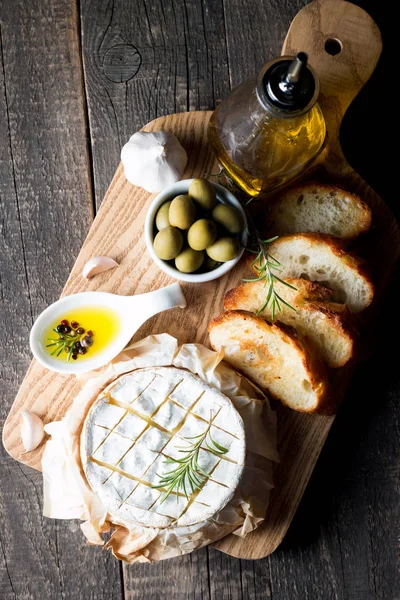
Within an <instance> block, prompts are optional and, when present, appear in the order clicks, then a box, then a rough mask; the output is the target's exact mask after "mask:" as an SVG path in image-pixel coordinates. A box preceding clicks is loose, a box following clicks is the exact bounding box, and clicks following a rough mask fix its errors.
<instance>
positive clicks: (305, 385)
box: [209, 310, 334, 414]
mask: <svg viewBox="0 0 400 600" xmlns="http://www.w3.org/2000/svg"><path fill="white" fill-rule="evenodd" d="M209 333H210V341H211V346H212V347H213V348H214V350H220V349H222V350H223V351H224V353H225V360H226V361H227V362H229V363H230V364H231V365H232V366H233V367H234V368H236V369H237V370H238V371H240V372H241V373H243V374H244V375H246V376H247V377H249V379H252V380H253V381H254V382H255V383H256V384H258V385H259V386H260V387H261V388H262V389H264V390H267V391H268V392H269V393H270V394H271V395H272V396H275V397H276V398H278V399H279V400H281V402H283V403H284V404H287V405H288V406H290V407H291V408H293V409H294V410H299V411H302V412H318V413H320V414H331V413H332V412H334V406H333V404H332V402H331V395H330V392H329V385H328V380H327V375H326V371H325V366H324V364H323V362H322V360H321V359H320V358H319V357H318V355H317V354H316V353H315V351H314V350H313V348H312V347H311V345H310V344H309V342H308V340H306V339H302V338H301V337H300V336H298V335H296V333H295V332H294V330H292V328H287V327H285V326H283V325H280V324H272V325H271V324H269V323H267V322H266V321H264V319H262V318H260V317H256V316H255V315H252V314H251V313H248V312H245V311H241V310H238V311H228V312H226V313H223V314H222V315H220V316H219V317H217V318H216V319H214V320H213V321H212V322H211V323H210V326H209Z"/></svg>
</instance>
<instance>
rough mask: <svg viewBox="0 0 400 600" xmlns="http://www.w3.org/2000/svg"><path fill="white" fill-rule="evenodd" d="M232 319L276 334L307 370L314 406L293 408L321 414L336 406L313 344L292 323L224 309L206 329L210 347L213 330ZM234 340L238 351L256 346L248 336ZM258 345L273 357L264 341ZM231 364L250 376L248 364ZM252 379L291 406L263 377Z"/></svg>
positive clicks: (326, 376)
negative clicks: (243, 367) (278, 321)
mask: <svg viewBox="0 0 400 600" xmlns="http://www.w3.org/2000/svg"><path fill="white" fill-rule="evenodd" d="M235 321H239V322H243V323H246V322H248V323H251V324H252V325H253V326H254V327H256V328H257V331H258V333H259V334H260V335H262V334H263V333H264V332H266V333H268V334H272V335H274V336H275V337H276V338H277V343H278V342H280V343H282V344H286V345H289V346H291V347H292V349H293V350H294V351H295V352H296V354H297V356H298V359H299V361H300V362H301V364H302V365H303V368H304V370H305V371H306V373H307V377H308V381H309V383H310V386H311V389H312V391H313V394H314V397H315V402H314V406H308V407H304V408H303V409H300V408H296V409H295V410H299V411H300V412H308V413H318V414H323V415H332V414H334V413H335V411H336V408H337V407H336V403H335V401H334V399H333V394H332V393H331V389H330V385H329V381H328V375H327V371H326V368H325V365H324V363H323V361H322V360H321V358H320V357H319V356H318V355H317V354H316V353H315V350H314V347H313V346H312V345H311V344H310V342H309V340H308V339H307V338H304V337H303V336H301V335H299V334H298V333H297V332H296V330H295V329H293V328H292V327H289V326H285V325H283V324H281V323H272V324H271V323H268V322H266V321H265V320H264V319H262V318H261V317H257V316H255V315H254V314H252V313H250V312H247V311H243V310H235V311H227V312H224V313H222V314H221V315H219V316H218V317H216V318H215V319H213V320H212V321H211V323H210V325H209V329H208V330H209V333H210V340H211V346H212V348H213V349H214V350H215V349H218V348H217V345H216V344H215V343H214V341H213V332H214V331H215V330H216V329H217V328H219V327H220V326H224V325H226V326H227V327H228V329H229V327H230V326H231V325H232V324H233V323H234V322H235ZM235 341H236V342H237V343H238V345H239V347H240V351H241V352H245V351H246V350H250V351H251V350H254V349H255V347H256V346H255V344H254V342H252V341H249V340H248V339H243V338H242V339H239V338H235ZM258 347H261V348H262V351H263V353H264V354H265V355H266V356H269V358H270V360H272V361H273V360H274V356H273V355H272V354H271V352H270V349H269V348H268V345H267V344H258ZM225 360H227V362H229V359H227V358H225ZM234 368H235V369H237V370H238V371H239V372H243V374H244V375H245V376H246V377H249V378H250V379H251V378H252V374H251V367H247V368H246V369H241V368H240V365H238V364H237V363H236V364H235V365H234ZM253 376H254V373H253ZM281 377H285V372H284V371H282V375H281ZM255 382H256V384H257V385H259V386H260V387H261V389H263V390H264V391H266V392H267V394H268V395H270V396H271V397H274V398H276V399H278V400H280V401H281V402H282V403H283V404H286V405H287V406H289V407H291V408H293V406H292V404H291V402H290V401H288V400H287V398H285V397H284V396H278V395H277V394H276V393H274V392H273V391H272V390H271V388H270V387H269V386H268V385H267V384H266V383H265V381H264V382H262V381H259V380H255Z"/></svg>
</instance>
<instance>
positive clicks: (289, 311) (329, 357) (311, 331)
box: [224, 279, 355, 368]
mask: <svg viewBox="0 0 400 600" xmlns="http://www.w3.org/2000/svg"><path fill="white" fill-rule="evenodd" d="M287 283H290V285H292V286H293V287H295V288H296V289H292V288H289V287H287V286H286V285H284V284H282V283H279V282H276V284H275V289H276V292H277V293H278V294H279V296H280V297H281V298H282V299H283V300H285V302H287V303H288V304H290V306H292V307H293V308H289V307H288V306H287V305H285V304H283V303H281V310H280V311H279V312H278V313H277V314H276V315H275V318H276V320H277V321H280V322H281V323H284V324H285V325H291V326H292V327H294V328H295V329H296V331H297V332H298V333H300V334H301V335H302V336H307V337H308V338H309V339H310V340H311V341H312V343H313V344H314V346H315V348H316V350H318V352H319V353H320V354H321V356H322V358H323V359H324V361H325V362H326V364H327V365H328V366H329V367H332V368H338V367H343V365H345V364H346V363H348V362H349V360H351V359H352V358H353V357H354V346H355V336H354V333H353V332H352V330H351V328H350V327H349V326H348V325H347V324H346V322H349V317H350V313H349V311H348V309H347V307H346V305H344V304H337V303H335V302H327V301H326V300H325V299H326V294H327V293H328V294H330V295H331V294H332V292H331V291H330V290H328V289H327V288H325V287H323V286H320V285H318V284H316V283H312V282H311V281H306V280H305V279H288V280H287ZM307 288H308V289H307ZM318 291H320V295H319V297H318ZM266 293H267V292H266V287H265V285H264V283H263V282H262V281H254V282H249V283H242V284H241V285H239V286H238V287H236V288H233V290H229V292H227V294H226V296H225V300H224V308H225V310H246V311H249V312H252V313H256V314H257V315H258V316H260V317H263V318H264V319H267V320H269V321H270V320H271V319H272V311H271V304H269V305H268V306H266V307H264V309H263V310H262V311H261V312H258V311H259V310H260V308H261V307H262V306H263V304H264V303H265V298H266ZM309 296H311V297H313V298H314V299H313V300H311V299H309Z"/></svg>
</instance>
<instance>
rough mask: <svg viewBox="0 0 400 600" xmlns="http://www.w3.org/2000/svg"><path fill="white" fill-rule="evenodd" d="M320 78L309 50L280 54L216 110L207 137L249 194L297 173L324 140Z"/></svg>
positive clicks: (280, 183)
mask: <svg viewBox="0 0 400 600" xmlns="http://www.w3.org/2000/svg"><path fill="white" fill-rule="evenodd" d="M318 94H319V82H318V77H317V75H316V73H315V71H314V70H313V69H312V68H311V67H310V66H309V65H307V55H306V54H305V53H304V52H300V53H299V54H298V55H297V56H296V57H290V56H281V57H279V58H276V59H274V60H272V61H271V62H269V63H268V64H267V65H265V66H264V68H263V69H262V70H261V72H260V73H259V75H258V77H257V79H256V80H250V81H247V82H245V83H242V84H241V85H239V86H238V87H237V88H236V89H235V90H233V92H232V93H231V94H230V95H229V96H228V98H226V99H225V100H223V101H222V103H221V104H220V105H219V106H218V108H217V109H216V110H215V111H214V112H213V114H212V116H211V119H210V124H209V129H208V138H209V143H210V145H211V148H212V150H213V152H214V154H215V156H216V158H217V160H218V162H219V164H220V165H221V167H223V168H224V170H225V172H226V174H227V175H228V176H229V177H230V178H231V179H232V181H233V182H234V183H235V184H236V185H238V186H239V187H240V188H241V189H243V190H244V191H245V192H246V193H247V194H249V195H250V196H253V197H256V196H259V195H260V194H262V195H264V194H268V193H269V192H272V191H274V190H276V189H277V188H279V187H280V186H283V185H285V184H286V183H288V182H289V181H291V180H292V179H295V178H296V177H297V176H298V175H299V174H300V173H301V172H302V171H303V170H304V169H305V168H307V167H308V166H309V165H310V164H311V163H312V162H313V161H314V160H315V158H316V157H317V156H318V154H319V153H320V152H321V151H322V149H323V148H324V146H325V141H326V125H325V121H324V117H323V115H322V111H321V109H320V107H319V105H318V104H317V98H318Z"/></svg>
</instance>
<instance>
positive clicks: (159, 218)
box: [156, 200, 171, 231]
mask: <svg viewBox="0 0 400 600" xmlns="http://www.w3.org/2000/svg"><path fill="white" fill-rule="evenodd" d="M170 206H171V200H169V201H168V202H164V204H163V205H162V206H160V208H159V209H158V211H157V214H156V227H157V229H158V231H161V229H165V228H166V227H169V226H170V225H171V223H170V222H169V218H168V213H169V207H170Z"/></svg>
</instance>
